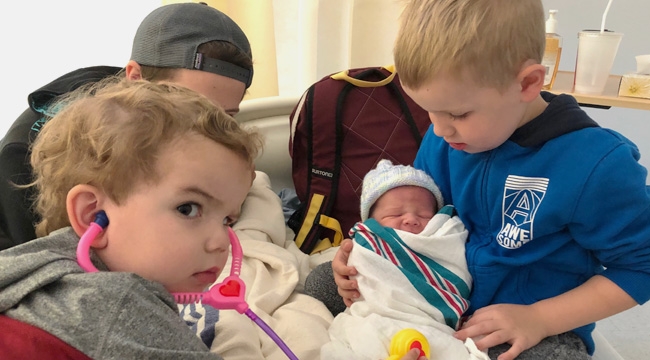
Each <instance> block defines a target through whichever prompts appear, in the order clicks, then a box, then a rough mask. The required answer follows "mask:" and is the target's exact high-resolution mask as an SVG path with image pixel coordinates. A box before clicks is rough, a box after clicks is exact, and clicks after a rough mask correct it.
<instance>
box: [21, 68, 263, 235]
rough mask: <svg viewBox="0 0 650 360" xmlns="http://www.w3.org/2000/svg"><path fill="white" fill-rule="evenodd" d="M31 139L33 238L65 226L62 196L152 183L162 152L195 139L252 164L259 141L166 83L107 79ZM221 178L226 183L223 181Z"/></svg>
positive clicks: (123, 192)
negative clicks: (86, 188) (82, 187)
mask: <svg viewBox="0 0 650 360" xmlns="http://www.w3.org/2000/svg"><path fill="white" fill-rule="evenodd" d="M58 106H59V107H61V108H62V110H60V111H59V112H58V113H57V115H55V116H54V117H53V118H52V119H50V120H49V121H48V122H47V123H46V124H45V126H44V127H43V129H42V130H41V132H40V133H39V135H38V137H37V138H36V140H35V142H34V144H33V149H32V155H31V162H32V166H33V168H34V175H35V180H34V183H33V184H32V185H35V186H36V188H37V199H36V200H37V201H36V211H37V213H38V214H39V215H40V216H41V222H40V223H39V224H38V225H37V227H36V233H37V235H38V236H44V235H47V234H49V233H50V232H52V231H54V230H56V229H59V228H62V227H65V226H68V225H70V222H69V220H68V217H67V212H66V197H67V194H68V192H69V191H70V189H72V188H73V187H74V186H76V185H78V184H90V185H93V186H96V187H98V188H99V189H101V190H102V191H104V192H105V193H106V194H107V195H108V196H109V197H110V198H111V199H112V200H113V201H115V202H116V203H118V204H119V203H120V202H122V201H124V200H125V199H126V198H127V197H128V196H129V195H130V192H131V191H132V190H133V189H134V187H135V185H137V184H140V183H141V182H143V181H144V182H147V183H152V184H155V183H156V182H157V181H158V180H159V178H160V176H161V174H158V173H157V172H156V166H157V157H158V155H159V153H160V151H161V150H162V148H163V147H164V146H166V145H169V144H170V143H172V142H173V141H175V140H178V139H181V138H183V137H184V136H187V135H190V134H200V135H203V136H205V137H206V138H208V139H211V140H213V141H215V142H217V143H219V144H221V145H223V146H225V147H226V148H228V149H230V150H231V151H233V152H234V153H236V154H237V155H238V156H239V157H241V159H243V160H244V161H246V162H247V163H249V164H250V165H251V172H252V169H253V161H254V159H255V158H256V156H257V154H258V151H260V149H261V145H262V139H261V137H260V135H259V134H258V133H257V132H255V131H249V130H245V129H243V128H242V127H240V125H239V124H238V123H237V121H235V120H234V119H233V118H232V117H230V116H229V115H228V114H226V113H225V112H224V111H223V110H222V109H221V108H219V107H218V106H215V105H214V104H213V103H212V102H210V101H209V100H208V99H207V98H205V97H204V96H202V95H199V94H198V93H195V92H193V91H191V90H188V89H185V88H182V87H179V86H175V85H172V84H168V83H152V82H148V81H144V80H137V81H135V80H127V79H126V78H117V77H115V78H108V79H106V80H103V81H102V82H100V83H98V84H95V85H93V86H92V87H90V88H84V89H81V90H79V91H77V92H74V93H72V94H71V95H70V96H69V97H66V98H65V99H62V100H61V102H60V103H59V105H58ZM224 176H228V175H227V174H224Z"/></svg>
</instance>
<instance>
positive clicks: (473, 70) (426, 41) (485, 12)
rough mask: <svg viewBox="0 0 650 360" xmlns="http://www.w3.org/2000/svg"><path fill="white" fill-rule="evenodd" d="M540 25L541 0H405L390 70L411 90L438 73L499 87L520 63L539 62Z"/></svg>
mask: <svg viewBox="0 0 650 360" xmlns="http://www.w3.org/2000/svg"><path fill="white" fill-rule="evenodd" d="M544 26H545V25H544V8H543V5H542V3H541V1H540V0H514V1H513V0H409V1H408V2H407V3H406V4H405V7H404V11H403V12H402V14H401V17H400V27H399V33H398V36H397V40H396V42H395V48H394V57H395V68H396V69H397V72H398V73H399V75H400V80H401V81H402V83H403V84H404V85H405V86H407V87H409V88H412V89H418V88H419V87H420V86H422V85H423V84H424V83H425V82H427V81H429V80H431V79H433V78H434V77H435V76H437V75H440V74H444V75H446V76H452V77H455V78H457V79H460V78H461V77H462V76H471V79H472V80H473V81H474V82H475V83H476V84H477V85H480V86H490V87H494V88H497V89H504V88H505V87H506V86H507V84H509V83H510V82H511V81H512V80H514V78H515V77H516V75H517V74H518V72H519V71H520V70H521V66H522V65H523V63H524V62H525V61H527V60H529V59H532V60H534V61H536V62H537V63H540V62H541V60H542V55H543V53H544V46H545V35H544V34H545V29H544Z"/></svg>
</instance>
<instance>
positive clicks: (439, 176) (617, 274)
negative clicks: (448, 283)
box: [414, 92, 650, 354]
mask: <svg viewBox="0 0 650 360" xmlns="http://www.w3.org/2000/svg"><path fill="white" fill-rule="evenodd" d="M542 96H543V97H544V99H545V100H546V101H547V102H549V105H548V107H547V108H546V109H545V111H544V112H543V113H542V114H540V115H539V116H538V117H536V118H535V119H533V120H532V121H530V122H528V123H527V124H525V125H524V126H522V127H521V128H519V129H517V131H516V132H515V133H514V134H513V135H512V136H511V137H510V138H509V139H508V140H507V141H506V142H505V143H503V144H502V145H500V146H499V147H497V148H496V149H493V150H490V151H485V152H482V153H477V154H468V153H465V152H463V151H457V150H454V149H452V148H451V147H450V146H449V145H448V144H447V143H446V142H445V141H444V140H443V139H442V138H439V137H437V136H435V134H433V131H428V132H427V134H426V136H425V138H424V139H423V142H422V145H421V147H420V150H419V152H418V155H417V158H416V160H415V164H414V165H415V167H417V168H419V169H422V170H424V171H426V172H427V173H428V174H429V175H431V176H432V177H433V178H434V179H435V181H436V183H437V184H438V185H439V187H440V190H441V192H442V194H443V197H444V199H445V200H446V201H447V203H450V204H453V205H454V206H455V207H456V209H457V211H458V215H459V216H460V218H461V220H462V221H463V222H464V223H465V226H466V227H467V229H468V231H469V238H468V242H467V245H466V256H467V263H468V266H469V270H470V273H471V275H472V277H473V280H474V288H473V290H472V293H471V296H470V309H469V313H470V314H471V313H472V312H473V311H475V310H477V309H479V308H482V307H484V306H487V305H490V304H499V303H510V304H533V303H535V302H537V301H540V300H543V299H547V298H550V297H554V296H557V295H559V294H562V293H565V292H567V291H569V290H571V289H573V288H575V287H577V286H579V285H581V284H583V283H584V282H586V281H587V280H588V279H589V278H591V277H592V276H594V275H596V274H600V275H603V276H605V277H607V278H608V279H610V280H611V281H613V282H614V283H616V284H617V285H618V286H619V287H621V288H622V289H623V290H624V291H625V292H627V293H628V294H629V295H630V296H631V297H632V298H634V300H636V301H637V302H638V303H639V304H643V303H644V302H646V301H647V300H648V299H649V298H650V286H648V284H650V192H649V191H648V188H647V186H646V176H647V171H646V169H645V168H644V167H643V166H641V165H640V164H639V163H638V159H639V156H640V155H639V151H638V149H637V147H636V146H635V145H634V144H633V143H632V142H631V141H629V140H628V139H626V138H625V137H623V136H622V135H621V134H619V133H617V132H615V131H613V130H608V129H604V128H601V127H599V126H598V124H596V122H594V121H593V120H592V119H591V118H589V117H588V116H587V114H586V113H585V112H584V111H583V110H582V109H581V108H580V106H579V105H578V103H577V102H576V101H575V99H574V98H573V97H571V96H569V95H559V96H556V95H552V94H550V93H546V92H543V93H542ZM594 327H595V324H593V323H592V324H589V325H586V326H583V327H580V328H578V329H575V330H574V332H575V333H576V334H577V335H578V336H580V337H581V338H582V339H583V341H584V342H585V344H586V345H587V350H588V351H589V353H590V354H593V351H594V342H593V339H592V337H591V331H592V330H593V329H594Z"/></svg>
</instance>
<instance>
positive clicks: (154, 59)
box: [131, 3, 253, 88]
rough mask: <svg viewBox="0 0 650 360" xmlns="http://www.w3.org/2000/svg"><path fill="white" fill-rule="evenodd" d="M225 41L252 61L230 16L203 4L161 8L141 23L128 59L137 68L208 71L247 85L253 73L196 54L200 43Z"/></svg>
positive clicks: (241, 33)
mask: <svg viewBox="0 0 650 360" xmlns="http://www.w3.org/2000/svg"><path fill="white" fill-rule="evenodd" d="M210 41H226V42H229V43H231V44H233V45H234V46H236V47H237V48H238V49H239V50H241V51H242V52H243V53H245V54H247V55H248V56H249V57H250V58H251V59H252V58H253V55H252V53H251V46H250V44H249V42H248V38H247V37H246V34H244V32H243V31H242V29H241V28H240V27H239V25H237V24H236V23H235V22H234V21H233V20H232V19H231V18H230V17H228V16H227V15H226V14H224V13H222V12H221V11H219V10H217V9H215V8H213V7H211V6H208V5H206V4H205V3H179V4H170V5H164V6H161V7H159V8H157V9H155V10H154V11H152V12H151V13H150V14H149V15H147V17H146V18H145V19H144V20H143V21H142V23H141V24H140V26H139V27H138V31H137V32H136V33H135V38H134V39H133V49H132V50H131V60H134V61H135V62H137V63H138V64H140V65H147V66H156V67H171V68H183V69H194V70H203V71H208V72H211V73H214V74H219V75H223V76H227V77H229V78H232V79H236V80H239V81H241V82H243V83H244V84H246V88H248V87H249V86H250V85H251V82H252V81H253V70H252V69H251V70H248V69H244V68H242V67H240V66H237V65H235V64H231V63H229V62H225V61H222V60H218V59H213V58H208V57H206V56H205V55H203V54H200V53H197V49H198V47H199V46H200V45H201V44H204V43H206V42H210Z"/></svg>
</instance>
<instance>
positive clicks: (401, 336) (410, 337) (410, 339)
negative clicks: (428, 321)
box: [387, 328, 431, 360]
mask: <svg viewBox="0 0 650 360" xmlns="http://www.w3.org/2000/svg"><path fill="white" fill-rule="evenodd" d="M413 348H417V349H420V355H418V357H420V356H422V355H424V356H426V357H427V359H429V355H430V354H431V352H430V351H429V342H428V341H427V338H425V337H424V335H422V333H421V332H419V331H417V330H415V329H410V328H409V329H402V330H400V331H398V332H397V333H396V334H395V335H393V338H392V339H391V341H390V348H389V350H388V355H389V356H388V359H387V360H399V359H401V358H402V357H403V356H404V355H406V353H407V352H408V351H409V350H411V349H413Z"/></svg>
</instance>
